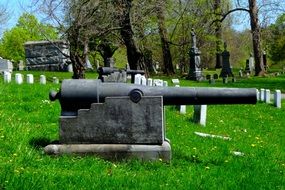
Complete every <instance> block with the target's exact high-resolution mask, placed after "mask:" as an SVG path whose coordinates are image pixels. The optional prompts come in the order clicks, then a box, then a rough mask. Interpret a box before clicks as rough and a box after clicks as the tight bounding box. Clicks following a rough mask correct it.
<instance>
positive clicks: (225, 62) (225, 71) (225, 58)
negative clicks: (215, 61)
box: [220, 43, 234, 78]
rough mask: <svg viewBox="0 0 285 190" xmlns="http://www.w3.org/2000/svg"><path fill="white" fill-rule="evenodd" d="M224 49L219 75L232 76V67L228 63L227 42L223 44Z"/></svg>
mask: <svg viewBox="0 0 285 190" xmlns="http://www.w3.org/2000/svg"><path fill="white" fill-rule="evenodd" d="M224 48H225V50H224V51H223V53H222V57H223V66H222V70H221V74H220V77H223V78H225V77H233V76H234V75H233V73H232V69H231V64H230V52H229V51H228V50H227V44H226V43H225V44H224Z"/></svg>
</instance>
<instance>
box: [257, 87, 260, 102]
mask: <svg viewBox="0 0 285 190" xmlns="http://www.w3.org/2000/svg"><path fill="white" fill-rule="evenodd" d="M256 100H257V101H259V100H260V92H259V90H258V89H256Z"/></svg>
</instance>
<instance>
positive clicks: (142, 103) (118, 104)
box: [45, 79, 256, 162]
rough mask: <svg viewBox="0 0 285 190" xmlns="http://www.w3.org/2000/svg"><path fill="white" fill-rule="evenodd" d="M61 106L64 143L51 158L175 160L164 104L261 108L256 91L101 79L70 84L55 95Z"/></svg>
mask: <svg viewBox="0 0 285 190" xmlns="http://www.w3.org/2000/svg"><path fill="white" fill-rule="evenodd" d="M50 99H51V100H52V101H55V100H57V99H58V100H59V102H60V105H61V115H60V119H59V122H60V124H59V125H60V126H59V128H60V130H59V131H60V134H59V144H51V145H48V146H46V147H45V152H46V153H47V154H70V153H71V154H74V153H78V154H95V155H98V156H101V157H104V158H111V159H116V158H124V159H125V158H130V157H131V158H132V157H135V158H138V159H140V160H163V161H166V162H169V161H170V160H171V146H170V142H169V141H168V139H167V138H166V135H165V134H166V130H165V118H164V117H165V114H164V105H201V104H255V103H256V89H251V88H244V89H239V88H197V87H192V88H189V87H181V88H177V87H149V86H141V85H135V84H127V83H103V82H102V81H101V80H85V79H79V80H64V81H63V82H62V85H61V89H60V91H59V92H55V91H52V92H50Z"/></svg>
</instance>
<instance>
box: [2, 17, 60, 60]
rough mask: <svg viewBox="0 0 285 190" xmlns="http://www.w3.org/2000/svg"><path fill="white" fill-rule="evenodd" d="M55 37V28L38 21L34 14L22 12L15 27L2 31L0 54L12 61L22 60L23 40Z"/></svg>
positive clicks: (56, 36)
mask: <svg viewBox="0 0 285 190" xmlns="http://www.w3.org/2000/svg"><path fill="white" fill-rule="evenodd" d="M57 38H58V34H57V32H56V30H55V28H53V27H52V26H50V25H45V24H42V23H40V22H39V21H38V20H37V19H36V17H35V16H34V15H31V14H29V13H24V14H23V15H22V16H21V17H20V18H19V20H18V23H17V25H16V26H15V27H13V28H11V29H10V30H7V31H5V32H4V34H3V37H2V39H1V41H0V56H1V57H3V58H6V59H11V60H14V61H19V60H24V59H25V52H24V43H25V42H27V41H35V40H47V39H48V40H53V39H57Z"/></svg>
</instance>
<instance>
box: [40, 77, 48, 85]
mask: <svg viewBox="0 0 285 190" xmlns="http://www.w3.org/2000/svg"><path fill="white" fill-rule="evenodd" d="M46 83H47V80H46V76H45V75H40V84H46Z"/></svg>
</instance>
